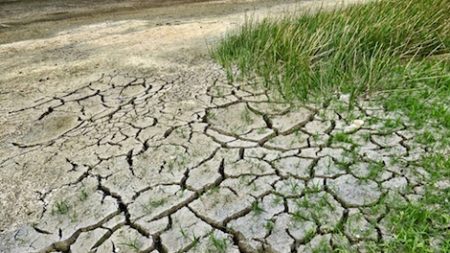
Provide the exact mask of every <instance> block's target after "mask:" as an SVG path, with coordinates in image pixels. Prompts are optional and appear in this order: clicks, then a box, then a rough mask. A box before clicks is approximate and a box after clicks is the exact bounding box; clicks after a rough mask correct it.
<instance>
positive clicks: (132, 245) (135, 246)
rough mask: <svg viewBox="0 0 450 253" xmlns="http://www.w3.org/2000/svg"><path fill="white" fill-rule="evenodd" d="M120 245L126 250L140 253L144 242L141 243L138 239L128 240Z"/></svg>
mask: <svg viewBox="0 0 450 253" xmlns="http://www.w3.org/2000/svg"><path fill="white" fill-rule="evenodd" d="M119 245H121V246H124V247H126V248H128V249H129V250H132V251H134V252H139V251H140V249H141V248H142V246H143V245H142V242H140V241H139V240H138V239H137V238H133V239H131V238H128V239H125V241H124V242H122V243H119Z"/></svg>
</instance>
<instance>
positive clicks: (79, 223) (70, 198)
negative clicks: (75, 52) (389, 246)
mask: <svg viewBox="0 0 450 253" xmlns="http://www.w3.org/2000/svg"><path fill="white" fill-rule="evenodd" d="M202 25H204V26H206V24H205V23H204V24H202ZM215 25H216V24H212V25H211V29H215V27H217V25H216V26H215ZM86 29H87V28H86ZM158 29H159V28H158ZM171 29H176V28H171ZM157 31H159V30H157ZM122 32H123V31H121V30H120V31H119V33H118V34H121V33H122ZM145 35H146V36H147V34H145ZM62 36H64V34H63V35H62ZM83 36H85V35H83ZM108 36H109V34H108ZM114 36H115V38H116V39H117V38H118V37H120V36H121V35H114ZM124 36H125V35H124ZM177 38H178V40H181V39H182V38H179V37H177ZM119 39H120V38H119ZM127 40H128V41H129V42H130V43H131V41H132V40H131V38H128V37H127ZM138 40H140V38H138V39H136V41H138ZM51 41H57V42H58V43H62V45H64V43H65V40H64V39H63V40H62V41H63V42H61V41H58V40H57V39H54V40H53V39H52V40H51ZM41 43H42V45H41V46H42V47H43V48H44V49H45V45H44V44H46V41H45V40H44V41H41ZM55 43H56V42H55ZM108 43H110V44H111V42H110V41H109V39H108ZM139 43H140V42H139ZM22 44H30V45H31V46H33V45H34V44H33V43H28V42H24V43H21V42H19V48H20V46H21V45H22ZM150 44H151V45H150V48H151V49H152V50H153V51H156V50H157V48H158V46H157V45H156V46H154V45H153V44H155V42H151V43H150ZM156 44H157V43H156ZM57 46H58V47H59V46H60V45H59V44H57ZM110 46H111V47H112V45H110ZM144 46H148V45H143V46H140V47H144ZM7 47H8V46H7ZM11 47H12V48H13V47H14V46H11ZM140 47H134V49H133V48H132V49H133V50H136V48H140ZM33 50H34V49H33ZM99 50H100V49H99ZM170 50H172V48H171V49H170ZM103 53H105V54H106V53H108V52H103ZM120 53H123V52H122V51H121V52H120ZM118 54H119V53H118ZM53 61H57V60H55V59H53ZM157 62H158V61H157ZM58 63H59V62H58ZM33 64H38V63H33ZM74 64H76V61H75V63H74ZM33 66H36V65H33ZM69 66H70V65H69ZM89 66H91V65H89ZM133 66H134V65H133ZM174 66H175V67H173V66H172V68H170V69H169V71H157V70H154V71H153V70H151V71H145V73H144V71H143V73H142V74H139V69H136V70H135V71H128V70H127V69H129V68H123V69H126V71H104V72H101V71H98V70H96V72H95V73H94V74H92V73H91V74H90V75H89V77H83V78H84V79H83V81H82V82H79V83H78V84H77V85H74V86H73V87H71V86H70V85H67V86H66V87H60V86H58V89H57V90H56V91H54V92H53V93H49V91H45V92H44V93H39V94H38V95H36V94H34V93H33V92H32V91H30V93H33V94H32V95H29V94H27V92H25V91H20V92H21V94H22V96H23V97H22V98H19V97H17V98H18V99H17V100H15V101H7V102H5V101H3V103H4V104H3V105H4V107H3V108H2V110H0V113H2V114H1V115H0V116H2V117H3V119H2V122H3V130H2V132H1V133H0V172H1V173H2V177H0V190H1V191H2V194H1V195H0V197H1V198H0V204H1V205H2V206H3V207H6V206H10V207H11V208H8V209H6V208H2V209H1V210H0V218H1V219H0V252H97V253H103V252H108V253H109V252H220V251H224V252H245V253H247V252H310V251H312V249H313V248H315V247H318V246H320V245H322V246H323V245H324V244H325V245H328V246H329V247H331V248H336V247H339V246H340V245H346V246H348V247H350V248H351V249H354V250H355V251H360V252H364V250H365V248H366V247H368V245H370V243H371V242H378V243H380V242H383V241H385V240H389V238H390V236H391V235H390V234H389V231H388V229H387V228H386V222H385V219H386V217H387V216H388V215H389V212H390V206H389V202H388V201H386V199H395V201H411V200H414V199H417V198H419V197H420V196H421V194H423V191H422V188H423V187H422V185H423V182H424V179H425V178H426V177H427V176H428V175H427V173H426V172H425V171H424V170H423V169H421V168H419V167H415V165H414V161H416V160H418V159H420V157H421V156H422V155H425V154H426V152H427V150H426V147H424V146H423V145H416V144H415V141H414V136H415V131H416V130H412V129H410V128H409V127H408V125H407V124H402V125H401V126H399V127H397V128H395V129H393V130H392V131H385V130H383V128H382V127H381V123H380V121H381V122H382V121H383V120H389V119H397V118H399V117H400V118H401V117H402V116H401V115H396V114H392V113H387V112H384V111H383V109H382V108H381V107H379V106H377V103H376V102H370V101H359V102H358V104H357V106H356V107H354V109H353V110H352V112H349V111H348V110H345V108H348V107H349V104H348V96H345V95H341V96H337V97H336V98H335V99H331V100H330V101H326V102H325V103H323V104H319V103H317V104H302V103H286V102H283V99H281V98H280V96H279V94H277V93H276V92H274V91H271V90H267V89H265V88H263V87H261V86H260V85H258V84H256V81H255V80H246V81H235V82H229V81H228V80H227V78H226V74H225V71H224V70H223V69H221V68H220V67H219V66H217V65H216V64H215V63H213V62H208V61H206V60H205V61H202V62H201V63H199V64H196V65H194V66H190V67H188V68H181V67H179V65H174ZM114 67H116V68H119V67H118V66H114ZM30 68H31V67H30ZM105 69H106V68H105ZM33 71H38V70H37V67H36V68H35V69H32V68H31V71H30V73H33ZM50 71H56V70H53V69H50ZM38 73H39V72H38ZM91 76H92V77H91ZM63 77H64V76H63ZM42 78H44V77H42ZM11 80H13V81H15V82H16V83H17V80H15V79H11ZM20 87H21V89H24V90H26V87H25V88H24V86H20ZM42 89H44V90H45V87H42ZM49 90H50V89H49ZM13 93H15V91H11V90H10V89H4V91H3V90H0V95H1V96H2V97H7V96H9V94H13ZM43 94H46V95H43ZM11 96H12V95H11ZM0 102H2V101H0ZM342 108H344V110H343V109H342ZM374 119H377V120H374ZM17 122H22V123H21V124H17ZM405 122H407V121H406V120H405ZM399 159H400V160H401V161H400V162H399V161H398V160H399ZM406 189H409V190H408V191H407V190H406ZM374 207H376V208H374Z"/></svg>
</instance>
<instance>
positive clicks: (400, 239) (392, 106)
mask: <svg viewBox="0 0 450 253" xmlns="http://www.w3.org/2000/svg"><path fill="white" fill-rule="evenodd" d="M213 56H214V58H215V59H216V60H217V61H218V62H219V63H220V64H222V65H223V67H224V68H225V69H226V70H227V71H228V77H229V78H230V80H231V81H233V80H234V79H237V78H253V77H255V76H257V77H260V78H262V80H263V83H264V84H265V85H266V86H267V87H269V88H273V89H276V90H278V91H279V92H280V93H281V94H282V95H283V97H284V98H285V99H287V100H295V99H300V100H309V101H315V102H321V101H324V100H327V99H330V98H333V96H334V94H336V93H346V94H350V95H351V96H350V97H351V98H352V101H356V99H358V98H362V97H364V98H369V99H370V100H372V101H378V103H379V104H381V105H382V106H383V107H384V108H385V109H386V110H387V111H396V112H402V113H403V115H404V116H405V119H407V121H408V122H403V119H398V120H399V121H400V122H401V123H407V124H409V125H410V126H411V127H416V128H418V129H424V128H426V131H421V130H418V132H423V134H421V135H419V136H417V138H416V139H417V141H418V142H419V143H422V144H423V145H427V146H429V147H434V146H435V144H436V143H438V144H439V145H440V147H441V149H440V150H444V155H442V154H439V153H435V154H431V155H430V156H429V157H428V158H424V159H423V160H422V161H420V164H416V165H415V166H419V167H422V168H424V169H425V170H427V171H428V172H429V173H430V175H431V176H430V180H429V181H428V182H424V188H426V192H425V194H424V197H423V198H422V199H421V200H419V201H417V202H409V203H406V204H401V205H398V204H397V205H393V206H392V208H393V209H394V210H391V213H393V215H390V216H389V217H386V219H388V221H389V224H390V230H391V232H392V234H393V238H392V239H391V240H389V241H387V242H383V243H380V244H379V245H376V246H375V247H374V249H373V251H374V252H379V251H385V252H435V250H436V248H439V249H440V251H439V252H450V239H449V238H450V232H449V231H450V203H449V202H450V192H449V188H446V189H445V190H442V189H440V188H439V187H436V185H437V184H438V183H439V182H441V183H442V182H447V183H448V180H449V179H450V174H449V173H450V162H449V159H448V154H449V151H448V150H449V148H448V146H449V143H450V142H449V139H450V109H449V107H450V1H449V0H402V1H398V0H392V1H390V0H385V1H370V2H369V3H367V4H363V5H353V6H350V7H348V8H337V9H334V10H326V11H320V12H316V13H308V14H304V15H301V16H298V17H286V18H283V19H279V20H273V19H265V20H263V21H262V22H259V23H257V22H253V21H251V20H250V21H248V22H247V23H246V24H245V25H244V26H243V27H242V28H241V30H240V31H239V32H238V33H237V34H231V35H229V36H227V37H226V38H224V40H223V41H222V42H221V43H220V45H219V46H218V47H217V48H216V49H215V50H214V51H213ZM235 67H237V69H238V70H239V75H238V76H236V75H234V74H233V73H235V72H233V71H232V69H233V68H235ZM342 141H345V140H342ZM436 244H438V245H436Z"/></svg>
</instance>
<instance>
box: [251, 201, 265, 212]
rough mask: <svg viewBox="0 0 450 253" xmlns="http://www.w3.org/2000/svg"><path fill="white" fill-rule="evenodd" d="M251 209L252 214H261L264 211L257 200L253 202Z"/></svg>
mask: <svg viewBox="0 0 450 253" xmlns="http://www.w3.org/2000/svg"><path fill="white" fill-rule="evenodd" d="M251 209H252V212H253V214H254V215H261V214H262V213H263V212H265V210H264V209H263V208H262V207H261V204H260V203H259V201H255V202H253V203H252V206H251Z"/></svg>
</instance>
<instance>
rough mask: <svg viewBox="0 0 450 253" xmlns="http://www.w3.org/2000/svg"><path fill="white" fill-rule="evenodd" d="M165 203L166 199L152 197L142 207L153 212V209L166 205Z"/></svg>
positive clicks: (148, 211)
mask: <svg viewBox="0 0 450 253" xmlns="http://www.w3.org/2000/svg"><path fill="white" fill-rule="evenodd" d="M165 203H167V200H166V199H163V198H161V199H150V200H149V201H148V202H147V203H146V204H143V205H142V207H143V208H144V210H145V211H146V212H147V213H151V212H153V210H155V209H156V208H158V207H160V206H162V205H164V204H165Z"/></svg>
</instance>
